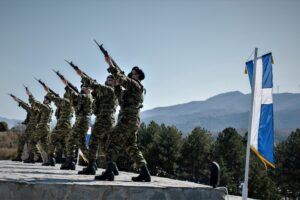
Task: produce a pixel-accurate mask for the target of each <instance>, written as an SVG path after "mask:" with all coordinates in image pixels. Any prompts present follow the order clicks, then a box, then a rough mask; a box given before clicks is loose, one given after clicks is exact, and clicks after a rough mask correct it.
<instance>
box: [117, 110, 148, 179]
mask: <svg viewBox="0 0 300 200" xmlns="http://www.w3.org/2000/svg"><path fill="white" fill-rule="evenodd" d="M126 121H127V124H126V126H125V127H126V129H125V130H124V131H126V134H124V143H122V144H123V147H124V148H125V150H126V152H127V153H128V154H129V156H130V158H131V159H132V160H133V161H134V163H135V164H136V166H137V167H139V168H140V174H139V176H137V177H132V181H136V182H142V181H145V182H150V181H151V176H150V172H149V170H148V167H147V162H146V160H145V158H144V156H143V154H142V152H141V151H140V150H139V148H138V146H137V131H138V129H139V126H140V119H139V117H138V116H128V120H126Z"/></svg>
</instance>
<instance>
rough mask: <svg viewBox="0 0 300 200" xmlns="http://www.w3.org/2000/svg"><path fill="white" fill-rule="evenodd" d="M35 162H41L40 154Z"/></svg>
mask: <svg viewBox="0 0 300 200" xmlns="http://www.w3.org/2000/svg"><path fill="white" fill-rule="evenodd" d="M35 162H37V163H42V162H43V158H42V156H38V159H37V160H36V161H35Z"/></svg>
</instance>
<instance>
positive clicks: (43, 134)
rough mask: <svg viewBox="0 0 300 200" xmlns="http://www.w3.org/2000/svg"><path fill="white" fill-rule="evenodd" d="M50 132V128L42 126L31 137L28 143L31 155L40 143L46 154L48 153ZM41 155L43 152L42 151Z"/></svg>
mask: <svg viewBox="0 0 300 200" xmlns="http://www.w3.org/2000/svg"><path fill="white" fill-rule="evenodd" d="M49 132H50V128H49V126H47V125H45V126H40V127H37V129H36V130H35V131H34V132H33V133H32V134H31V135H30V138H29V142H28V152H29V154H31V153H33V152H34V148H36V145H37V143H38V142H39V141H40V143H41V145H42V148H43V150H44V151H45V152H48V135H49ZM40 153H41V151H40Z"/></svg>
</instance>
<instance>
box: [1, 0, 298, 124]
mask: <svg viewBox="0 0 300 200" xmlns="http://www.w3.org/2000/svg"><path fill="white" fill-rule="evenodd" d="M299 10H300V1H297V0H281V1H279V0H269V1H262V0H251V1H246V0H244V1H241V0H210V1H200V0H181V1H179V0H177V1H176V0H151V1H150V0H148V1H146V0H136V1H130V0H98V1H96V0H95V1H80V0H65V1H58V0H51V1H40V0H26V1H21V0H19V1H17V0H0V69H1V73H0V84H1V89H0V105H1V106H0V116H2V117H7V118H14V119H23V118H24V117H25V111H23V110H22V109H21V108H18V107H17V106H16V103H15V102H13V101H12V99H10V97H9V96H8V95H7V93H8V92H12V93H14V94H15V95H16V96H18V97H20V98H21V99H23V100H26V101H27V96H26V94H25V91H24V89H23V86H22V84H26V85H28V86H29V88H30V89H31V90H32V93H33V94H34V95H35V96H36V98H37V99H39V100H41V99H42V97H43V95H44V94H45V93H44V90H43V89H42V87H41V86H40V85H39V84H38V83H37V82H36V81H35V80H34V79H33V77H37V78H42V80H43V81H45V82H46V83H47V84H48V85H49V86H50V87H51V88H52V89H53V90H55V91H57V92H58V93H60V94H63V91H64V89H63V84H62V83H61V82H60V81H59V79H58V78H57V77H56V75H55V74H54V73H53V72H52V71H51V68H54V69H58V70H60V72H61V73H63V74H64V75H65V76H66V77H67V78H68V79H69V80H70V81H71V82H72V83H73V84H74V85H77V86H79V85H80V78H79V77H78V76H77V75H76V74H75V72H74V71H73V69H71V68H70V67H69V66H68V65H67V64H66V63H65V62H64V59H69V60H73V61H74V63H75V64H78V65H79V66H80V67H81V68H82V69H83V70H84V71H85V72H86V73H87V74H89V75H90V76H92V77H94V78H96V79H97V80H98V81H99V82H100V83H103V82H104V80H105V77H106V76H107V71H106V69H107V64H106V63H105V62H104V59H103V56H102V54H101V52H100V51H99V50H98V48H97V47H96V45H95V44H94V43H93V39H97V40H98V41H99V42H100V43H104V47H105V48H106V49H107V50H109V52H110V53H111V55H112V57H113V58H114V60H115V61H116V62H117V63H118V64H119V66H121V67H122V68H123V69H124V70H125V71H126V73H128V72H129V71H130V69H131V68H132V67H133V66H134V65H138V66H140V67H141V68H142V69H143V70H144V72H145V73H146V79H145V80H144V81H143V84H144V86H145V88H146V89H147V94H146V96H145V103H144V108H143V110H145V109H150V108H154V107H158V106H167V105H174V104H179V103H185V102H189V101H197V100H205V99H207V98H209V97H211V96H213V95H216V94H219V93H224V92H228V91H235V90H239V91H241V92H243V93H249V92H250V87H249V81H248V77H247V76H245V75H244V74H243V72H244V67H245V61H246V60H247V59H248V57H249V56H250V54H251V52H252V51H253V49H254V47H256V46H257V47H259V48H261V49H266V50H261V51H260V52H259V54H260V55H261V54H263V53H266V52H267V51H268V50H271V51H272V52H273V55H274V59H275V65H274V72H273V73H274V85H275V88H274V89H275V92H276V91H277V85H279V92H293V93H296V92H299V91H300V79H299V77H300V76H299V75H300V67H299V64H298V62H299V59H300V55H299V52H300V51H299V47H300V22H299V19H300V12H299Z"/></svg>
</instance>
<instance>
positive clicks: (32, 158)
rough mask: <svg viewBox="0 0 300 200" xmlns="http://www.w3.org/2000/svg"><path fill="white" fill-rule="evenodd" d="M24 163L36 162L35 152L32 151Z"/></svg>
mask: <svg viewBox="0 0 300 200" xmlns="http://www.w3.org/2000/svg"><path fill="white" fill-rule="evenodd" d="M24 163H35V161H34V154H33V153H30V154H29V157H28V158H27V159H26V160H24Z"/></svg>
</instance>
